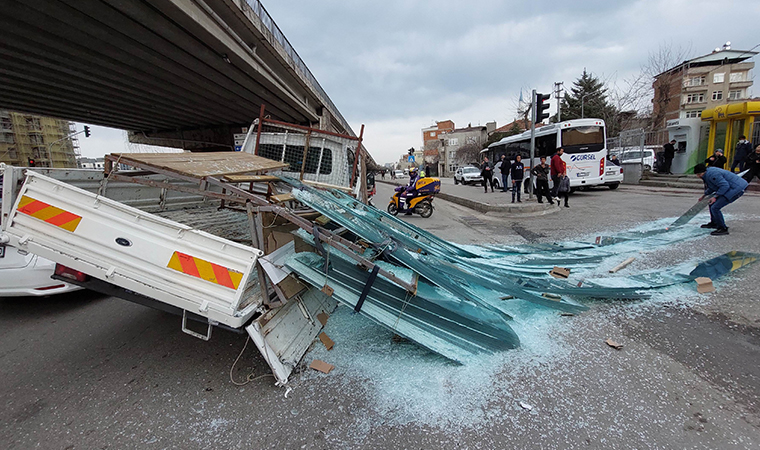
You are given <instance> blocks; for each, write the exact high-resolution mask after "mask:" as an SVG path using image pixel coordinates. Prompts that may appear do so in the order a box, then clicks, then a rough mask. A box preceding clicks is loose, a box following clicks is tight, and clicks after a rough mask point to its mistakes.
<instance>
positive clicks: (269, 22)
mask: <svg viewBox="0 0 760 450" xmlns="http://www.w3.org/2000/svg"><path fill="white" fill-rule="evenodd" d="M246 3H247V4H248V7H250V8H251V12H253V13H254V14H255V15H256V16H257V17H258V18H259V20H260V21H261V25H263V26H264V27H265V28H266V30H268V31H269V33H268V34H269V35H268V36H267V38H268V39H269V42H270V43H271V44H273V45H274V44H275V43H277V44H279V45H280V47H282V50H283V52H284V53H285V55H287V57H288V59H289V61H288V63H289V64H290V65H291V67H292V68H293V69H294V70H295V71H297V72H298V73H299V74H300V75H301V76H302V77H303V79H304V80H305V81H306V82H307V83H308V84H310V85H311V87H312V89H313V90H314V91H315V92H316V93H317V95H318V96H319V97H320V100H322V102H323V103H324V104H326V105H328V107H329V108H330V112H331V113H332V114H333V115H335V117H336V118H337V119H338V121H339V122H340V123H341V125H343V127H344V128H345V129H346V132H347V133H349V134H350V135H352V136H355V134H354V132H353V130H352V129H351V126H350V125H349V124H348V122H347V121H346V119H345V118H344V117H343V116H342V115H341V114H340V112H339V111H338V107H337V106H335V104H334V103H333V102H332V100H330V96H328V95H327V92H325V90H324V89H322V86H320V85H319V82H318V81H317V78H316V77H315V76H314V74H312V73H311V71H310V70H309V68H308V67H307V66H306V63H305V62H303V60H302V59H301V57H300V56H298V53H297V52H296V49H295V48H293V46H292V45H291V44H290V42H289V41H288V39H287V38H286V37H285V34H284V33H283V32H282V30H280V27H278V26H277V24H276V23H275V22H274V19H272V16H270V15H269V13H268V12H267V10H266V9H265V8H264V5H262V4H261V2H260V1H259V0H246ZM265 35H266V33H265Z"/></svg>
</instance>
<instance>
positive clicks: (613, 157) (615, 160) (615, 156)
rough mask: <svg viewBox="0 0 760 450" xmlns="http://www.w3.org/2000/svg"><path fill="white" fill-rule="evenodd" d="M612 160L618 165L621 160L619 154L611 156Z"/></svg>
mask: <svg viewBox="0 0 760 450" xmlns="http://www.w3.org/2000/svg"><path fill="white" fill-rule="evenodd" d="M610 162H611V163H612V164H614V165H616V166H619V165H620V160H619V159H618V157H617V155H612V156H610Z"/></svg>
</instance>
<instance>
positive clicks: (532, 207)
mask: <svg viewBox="0 0 760 450" xmlns="http://www.w3.org/2000/svg"><path fill="white" fill-rule="evenodd" d="M375 182H376V183H385V184H390V185H391V186H405V184H400V183H392V182H390V181H385V180H375ZM436 197H438V198H440V199H441V200H446V201H447V202H451V203H456V204H457V205H461V206H464V207H467V208H470V209H473V210H475V211H478V212H481V213H489V212H506V213H512V214H536V213H550V212H556V211H557V208H552V206H553V204H551V205H549V204H541V203H531V204H525V205H521V206H517V205H514V206H513V205H491V204H488V203H483V202H479V201H476V200H470V199H468V198H462V197H457V196H455V195H451V194H447V193H445V192H440V193H438V194H436Z"/></svg>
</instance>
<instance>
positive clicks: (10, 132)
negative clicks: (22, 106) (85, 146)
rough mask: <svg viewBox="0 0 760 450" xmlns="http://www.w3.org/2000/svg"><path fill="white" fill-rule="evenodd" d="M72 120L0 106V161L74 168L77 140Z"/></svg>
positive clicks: (77, 149) (23, 164)
mask: <svg viewBox="0 0 760 450" xmlns="http://www.w3.org/2000/svg"><path fill="white" fill-rule="evenodd" d="M73 132H76V129H75V126H74V124H73V123H72V122H69V121H66V120H61V119H54V118H52V117H41V116H35V115H31V114H23V113H17V112H12V111H2V110H0V162H4V163H6V164H10V165H13V166H19V167H26V166H29V165H30V163H31V161H34V165H35V166H37V167H57V168H75V167H77V155H78V153H79V142H78V140H77V139H76V137H75V136H74V137H71V138H67V137H68V136H70V135H71V134H72V133H73Z"/></svg>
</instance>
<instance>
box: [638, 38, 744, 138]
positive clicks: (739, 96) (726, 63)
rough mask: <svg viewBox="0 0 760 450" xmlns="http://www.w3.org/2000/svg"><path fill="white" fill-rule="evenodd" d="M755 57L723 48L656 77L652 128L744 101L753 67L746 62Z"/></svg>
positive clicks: (726, 47) (662, 126) (696, 116)
mask: <svg viewBox="0 0 760 450" xmlns="http://www.w3.org/2000/svg"><path fill="white" fill-rule="evenodd" d="M756 54H757V52H751V51H740V50H731V48H730V47H729V46H724V47H723V48H722V49H716V50H715V51H714V52H712V53H710V54H707V55H703V56H700V57H698V58H694V59H691V60H689V61H685V62H683V63H681V64H679V65H677V66H675V67H673V68H671V69H669V70H667V71H665V72H663V73H661V74H659V75H657V76H655V79H654V83H653V84H652V86H653V88H654V98H653V99H652V103H653V105H652V120H653V127H654V128H664V127H665V125H666V123H667V121H668V120H673V119H679V118H681V119H686V118H698V117H700V115H701V114H702V111H704V110H706V109H712V108H715V107H717V106H720V105H726V104H728V103H729V102H737V101H742V100H747V99H748V98H749V97H750V88H751V87H752V73H751V71H752V69H753V68H754V67H755V63H753V62H751V61H747V60H748V59H750V58H752V57H753V56H755V55H756Z"/></svg>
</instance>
